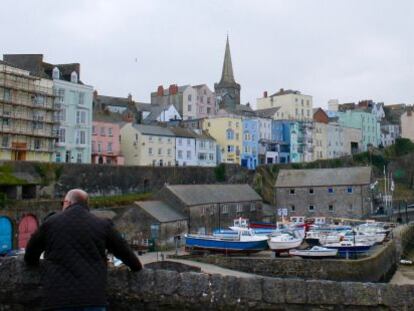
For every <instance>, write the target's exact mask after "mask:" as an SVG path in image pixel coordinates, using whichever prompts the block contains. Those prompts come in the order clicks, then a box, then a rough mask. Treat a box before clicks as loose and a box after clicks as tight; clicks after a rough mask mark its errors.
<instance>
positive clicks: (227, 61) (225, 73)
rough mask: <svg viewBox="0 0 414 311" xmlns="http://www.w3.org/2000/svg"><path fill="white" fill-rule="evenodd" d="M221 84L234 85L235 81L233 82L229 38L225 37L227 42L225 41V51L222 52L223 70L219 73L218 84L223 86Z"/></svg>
mask: <svg viewBox="0 0 414 311" xmlns="http://www.w3.org/2000/svg"><path fill="white" fill-rule="evenodd" d="M223 83H228V84H235V83H236V81H235V80H234V74H233V65H232V62H231V54H230V43H229V36H227V40H226V51H225V52H224V62H223V70H222V72H221V80H220V82H219V84H223Z"/></svg>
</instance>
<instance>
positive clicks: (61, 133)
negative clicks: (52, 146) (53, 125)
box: [58, 128, 66, 143]
mask: <svg viewBox="0 0 414 311" xmlns="http://www.w3.org/2000/svg"><path fill="white" fill-rule="evenodd" d="M58 142H59V143H65V142H66V129H64V128H60V129H59V135H58Z"/></svg>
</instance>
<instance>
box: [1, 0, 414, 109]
mask: <svg viewBox="0 0 414 311" xmlns="http://www.w3.org/2000/svg"><path fill="white" fill-rule="evenodd" d="M1 4H2V14H1V19H0V47H1V51H0V52H2V54H4V53H43V54H44V55H45V61H47V62H51V63H71V62H79V63H81V79H82V80H83V81H84V82H85V83H87V84H90V85H93V86H94V87H95V89H97V90H98V92H99V93H100V94H105V95H113V96H127V94H128V93H131V94H132V95H133V98H134V99H135V100H138V101H144V102H149V101H150V92H151V91H154V90H156V88H157V86H158V85H160V84H163V85H165V86H166V85H169V84H172V83H177V84H179V85H182V84H200V83H206V84H207V85H208V86H209V87H210V88H212V89H213V87H214V82H217V81H219V79H220V75H221V69H222V62H223V57H224V48H225V39H226V34H227V32H228V33H229V36H230V46H231V53H232V60H233V69H234V73H235V78H236V80H237V82H238V83H240V84H241V97H242V102H243V103H246V102H248V101H249V102H250V103H255V102H256V98H258V97H261V96H262V93H263V91H264V90H268V91H269V93H273V92H275V91H277V90H279V89H280V88H285V89H287V88H292V89H296V90H300V91H301V92H302V93H304V94H309V95H312V96H313V98H314V106H322V107H326V103H327V101H328V100H329V99H331V98H338V99H339V100H340V102H349V101H358V100H360V99H373V100H375V101H384V102H385V103H386V104H391V103H399V102H404V103H408V104H411V103H413V102H414V100H413V99H414V51H413V48H414V1H412V0H399V1H392V0H384V1H382V0H355V1H352V0H351V1H350V0H347V1H336V0H335V1H334V0H326V1H322V0H312V1H310V0H298V1H293V0H283V1H276V0H272V1H264V0H263V1H260V0H254V1H253V0H252V1H243V0H226V1H224V0H209V1H207V0H147V1H134V0H116V1H115V0H96V1H93V0H88V1H86V0H85V1H81V0H70V1H69V0H66V1H57V0H41V1H40V0H39V1H34V0H33V1H28V0H27V1H26V0H19V1H16V0H2V1H1Z"/></svg>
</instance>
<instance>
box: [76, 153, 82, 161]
mask: <svg viewBox="0 0 414 311" xmlns="http://www.w3.org/2000/svg"><path fill="white" fill-rule="evenodd" d="M76 162H78V163H82V153H80V152H78V156H77V158H76Z"/></svg>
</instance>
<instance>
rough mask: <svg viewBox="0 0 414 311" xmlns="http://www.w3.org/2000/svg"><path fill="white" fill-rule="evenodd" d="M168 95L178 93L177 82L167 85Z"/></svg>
mask: <svg viewBox="0 0 414 311" xmlns="http://www.w3.org/2000/svg"><path fill="white" fill-rule="evenodd" d="M169 92H170V95H175V94H177V93H178V86H177V84H171V85H170V87H169Z"/></svg>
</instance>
